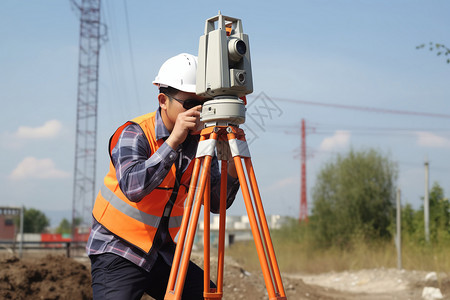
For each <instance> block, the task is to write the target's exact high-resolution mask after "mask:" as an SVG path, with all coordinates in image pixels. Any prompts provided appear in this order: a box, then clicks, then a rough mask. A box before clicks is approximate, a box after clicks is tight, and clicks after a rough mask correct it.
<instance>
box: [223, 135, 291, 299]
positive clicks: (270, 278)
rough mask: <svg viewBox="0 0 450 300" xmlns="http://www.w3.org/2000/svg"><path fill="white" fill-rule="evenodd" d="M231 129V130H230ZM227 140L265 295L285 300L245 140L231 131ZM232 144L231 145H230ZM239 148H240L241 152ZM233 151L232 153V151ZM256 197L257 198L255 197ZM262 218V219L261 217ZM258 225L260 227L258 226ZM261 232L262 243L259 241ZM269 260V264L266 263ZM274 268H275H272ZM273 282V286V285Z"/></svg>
mask: <svg viewBox="0 0 450 300" xmlns="http://www.w3.org/2000/svg"><path fill="white" fill-rule="evenodd" d="M230 129H231V128H230ZM228 132H229V133H228V140H229V143H230V148H232V152H233V159H234V162H235V165H236V171H237V173H238V177H239V183H240V184H241V190H242V195H243V197H244V202H245V207H246V209H247V214H248V217H249V221H250V227H251V230H252V234H253V238H254V240H255V245H256V250H257V252H258V257H259V261H260V264H261V269H262V272H263V276H264V281H265V284H266V288H267V293H268V295H269V299H285V298H286V296H285V293H284V289H283V286H282V283H281V276H280V274H279V269H278V265H277V262H276V258H275V254H274V251H273V245H272V242H271V240H270V233H269V230H268V226H267V221H266V218H265V215H264V211H263V209H262V203H261V197H260V195H259V191H258V188H257V184H256V178H255V175H254V172H253V168H252V167H251V160H250V153H249V151H248V147H247V143H246V142H245V140H243V141H242V140H239V141H238V140H236V136H235V134H234V132H233V131H232V130H229V131H228ZM232 144H233V145H232ZM239 148H242V149H241V150H240V149H239ZM233 149H234V151H233ZM241 152H242V155H243V156H244V157H245V160H246V165H247V166H249V167H247V170H249V171H250V173H248V175H249V176H250V180H251V181H250V184H251V188H252V194H253V196H254V197H255V202H256V206H257V210H258V217H259V224H258V221H257V219H256V215H255V211H254V207H253V204H252V199H251V196H250V191H249V188H248V184H247V180H246V177H245V172H244V168H243V165H242V160H241ZM256 195H257V196H256ZM262 216H264V217H262ZM259 225H260V226H259ZM260 227H261V230H262V234H263V238H264V243H263V241H262V239H261V232H260ZM264 247H265V248H266V250H267V252H268V257H267V255H266V250H265V248H264ZM268 258H269V263H270V267H269V263H268ZM274 266H275V267H274ZM274 281H275V284H274Z"/></svg>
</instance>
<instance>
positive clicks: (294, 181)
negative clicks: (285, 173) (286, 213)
mask: <svg viewBox="0 0 450 300" xmlns="http://www.w3.org/2000/svg"><path fill="white" fill-rule="evenodd" d="M290 185H298V186H300V179H299V178H298V177H286V178H282V179H280V180H278V181H276V182H274V183H273V184H271V185H270V186H268V187H267V191H277V190H280V189H282V188H285V187H287V186H290Z"/></svg>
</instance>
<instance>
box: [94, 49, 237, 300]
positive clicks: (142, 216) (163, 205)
mask: <svg viewBox="0 0 450 300" xmlns="http://www.w3.org/2000/svg"><path fill="white" fill-rule="evenodd" d="M196 71H197V57H195V56H193V55H190V54H186V53H182V54H179V55H177V56H175V57H172V58H170V59H168V60H167V61H166V62H165V63H164V64H163V65H162V66H161V68H160V70H159V73H158V76H156V78H155V81H153V83H154V84H155V85H157V86H158V87H159V94H158V102H159V109H158V110H157V111H155V112H152V113H149V114H146V115H143V116H140V117H137V118H135V119H133V120H131V121H129V122H127V123H125V124H124V125H122V126H121V127H119V128H118V129H117V131H116V132H115V133H114V134H113V135H112V137H111V139H110V145H109V149H108V150H109V153H110V158H111V163H110V170H109V173H108V174H107V175H106V177H105V180H104V185H103V186H102V188H101V190H100V192H99V194H98V196H97V199H96V201H95V204H94V209H93V217H94V219H93V225H92V230H91V234H90V236H89V240H88V244H87V246H86V248H87V253H88V255H89V257H90V259H91V265H92V288H93V294H94V299H140V298H141V296H142V295H143V294H144V293H147V294H149V295H150V296H152V297H153V298H155V299H163V298H164V294H165V291H166V287H167V282H168V278H169V274H170V269H171V264H172V260H173V255H174V252H175V243H174V239H175V236H176V234H177V233H178V231H179V228H180V225H181V219H182V216H183V207H184V201H185V199H186V197H187V192H188V189H189V183H190V177H191V174H192V169H193V162H194V158H195V153H196V149H197V144H198V141H199V136H198V135H192V134H191V133H192V132H193V131H195V130H196V129H197V128H198V127H199V124H200V121H199V119H200V110H201V105H202V103H203V102H204V101H205V99H203V98H202V97H199V96H197V95H196V94H195V78H196ZM228 174H229V176H228V187H227V207H229V206H230V205H231V204H232V203H233V201H234V197H235V195H236V193H237V191H238V189H239V180H238V179H237V174H236V169H235V167H234V164H233V163H232V160H231V161H230V163H229V166H228ZM219 191H220V174H219V167H218V161H217V158H216V157H214V158H213V163H212V169H211V211H212V212H215V213H217V212H218V211H219ZM183 299H203V270H202V269H201V268H199V267H198V266H197V265H195V264H194V263H192V262H191V263H190V265H189V268H188V273H187V276H186V283H185V285H184V290H183Z"/></svg>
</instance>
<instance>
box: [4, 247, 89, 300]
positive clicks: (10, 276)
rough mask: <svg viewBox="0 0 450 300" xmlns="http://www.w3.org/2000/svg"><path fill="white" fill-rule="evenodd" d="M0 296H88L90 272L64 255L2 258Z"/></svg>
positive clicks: (51, 297)
mask: <svg viewBox="0 0 450 300" xmlns="http://www.w3.org/2000/svg"><path fill="white" fill-rule="evenodd" d="M0 299H48V300H50V299H73V300H78V299H92V290H91V274H90V271H89V269H88V268H87V267H86V266H85V265H83V264H81V263H78V262H76V261H75V260H73V259H70V258H66V257H64V256H55V255H48V256H46V257H43V258H38V259H34V260H20V259H18V258H16V257H13V258H7V259H3V260H0Z"/></svg>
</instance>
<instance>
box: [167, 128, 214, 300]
mask: <svg viewBox="0 0 450 300" xmlns="http://www.w3.org/2000/svg"><path fill="white" fill-rule="evenodd" d="M210 139H212V140H215V139H217V134H216V133H214V132H213V133H211V135H210ZM205 140H206V137H205V135H202V136H201V139H200V142H202V141H205ZM213 150H214V148H213ZM212 155H213V154H212V153H207V154H206V155H198V154H197V156H196V160H195V164H194V172H196V173H195V174H194V175H197V177H198V172H199V170H197V168H198V169H199V168H200V156H205V157H204V159H203V168H202V171H201V175H200V183H199V188H198V190H197V194H196V198H195V204H194V210H193V212H192V218H191V219H190V220H189V216H190V211H191V208H190V207H185V210H184V213H183V221H182V228H181V229H184V230H183V232H180V235H179V241H178V243H177V247H176V250H175V257H174V261H173V264H172V269H171V271H170V276H169V283H168V285H167V290H166V295H165V297H164V299H166V300H169V299H170V300H172V299H175V300H180V299H181V295H182V293H183V287H184V282H185V279H186V273H187V269H188V266H189V259H190V256H191V251H192V245H193V243H194V237H195V230H196V229H197V223H198V217H199V215H200V210H201V206H202V198H203V195H204V191H205V187H206V183H207V178H208V177H209V176H210V170H211V161H212ZM197 165H198V167H197V168H196V166H197ZM196 183H197V179H196V178H195V177H192V180H191V184H190V188H189V193H188V203H187V204H191V203H192V199H191V198H193V197H194V195H195V190H196ZM191 205H192V204H191ZM188 223H189V228H187V224H188ZM186 230H187V238H186V243H184V239H185V237H186ZM182 234H183V236H182ZM181 241H183V243H181ZM184 244H186V245H184ZM175 258H177V261H175ZM180 258H181V264H180ZM179 264H180V271H179V272H177V271H178V265H179ZM175 282H176V283H175ZM174 286H175V288H174Z"/></svg>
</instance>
